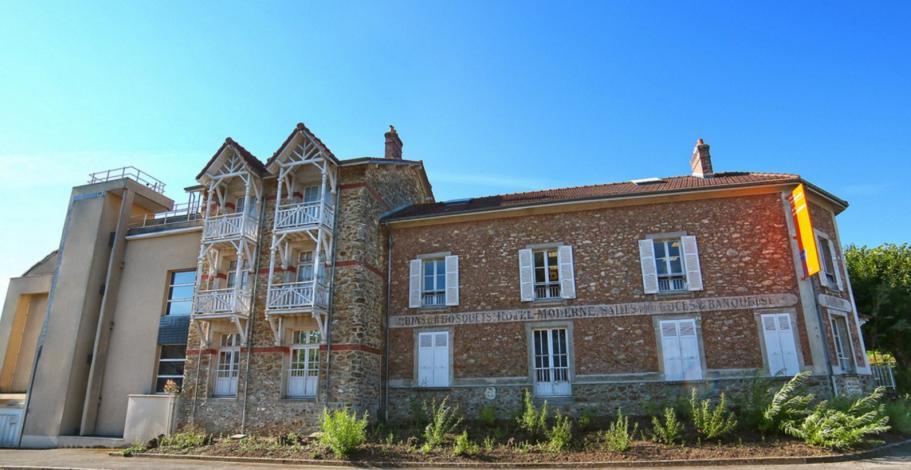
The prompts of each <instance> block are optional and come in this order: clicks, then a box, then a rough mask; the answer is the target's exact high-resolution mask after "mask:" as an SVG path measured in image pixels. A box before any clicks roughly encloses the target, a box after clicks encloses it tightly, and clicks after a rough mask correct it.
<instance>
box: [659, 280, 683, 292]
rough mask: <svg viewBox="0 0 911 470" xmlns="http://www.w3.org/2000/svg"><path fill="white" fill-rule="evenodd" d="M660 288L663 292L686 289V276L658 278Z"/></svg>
mask: <svg viewBox="0 0 911 470" xmlns="http://www.w3.org/2000/svg"><path fill="white" fill-rule="evenodd" d="M658 290H659V291H661V292H666V291H671V292H673V291H684V290H686V277H662V278H658Z"/></svg>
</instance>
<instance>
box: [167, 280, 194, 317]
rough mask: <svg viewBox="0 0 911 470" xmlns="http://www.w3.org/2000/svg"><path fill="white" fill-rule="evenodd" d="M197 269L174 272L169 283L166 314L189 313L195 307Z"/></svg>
mask: <svg viewBox="0 0 911 470" xmlns="http://www.w3.org/2000/svg"><path fill="white" fill-rule="evenodd" d="M195 286H196V271H176V272H172V273H171V276H170V280H169V284H168V305H167V307H166V308H165V315H189V314H190V310H192V308H193V289H194V287H195Z"/></svg>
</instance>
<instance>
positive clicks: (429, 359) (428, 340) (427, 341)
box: [418, 333, 434, 387]
mask: <svg viewBox="0 0 911 470" xmlns="http://www.w3.org/2000/svg"><path fill="white" fill-rule="evenodd" d="M433 356H434V354H433V333H418V386H420V387H432V386H433V372H434V371H433V360H434V358H433Z"/></svg>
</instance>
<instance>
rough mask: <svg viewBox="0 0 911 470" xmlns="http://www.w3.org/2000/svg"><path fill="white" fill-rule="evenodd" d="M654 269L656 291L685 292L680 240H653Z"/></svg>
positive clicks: (684, 272)
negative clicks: (656, 278)
mask: <svg viewBox="0 0 911 470" xmlns="http://www.w3.org/2000/svg"><path fill="white" fill-rule="evenodd" d="M654 243H655V267H656V269H657V271H658V290H659V291H661V292H665V291H678V290H686V289H687V286H686V270H685V269H684V265H683V257H682V256H681V253H680V248H681V247H680V239H679V238H674V239H670V240H655V241H654Z"/></svg>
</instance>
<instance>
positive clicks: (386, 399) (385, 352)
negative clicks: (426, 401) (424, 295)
mask: <svg viewBox="0 0 911 470" xmlns="http://www.w3.org/2000/svg"><path fill="white" fill-rule="evenodd" d="M386 227H387V230H388V225H387V226H386ZM391 311H392V231H391V230H390V231H389V233H388V235H387V237H386V322H385V325H384V326H383V419H384V421H385V422H387V423H388V422H389V313H390V312H391Z"/></svg>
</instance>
